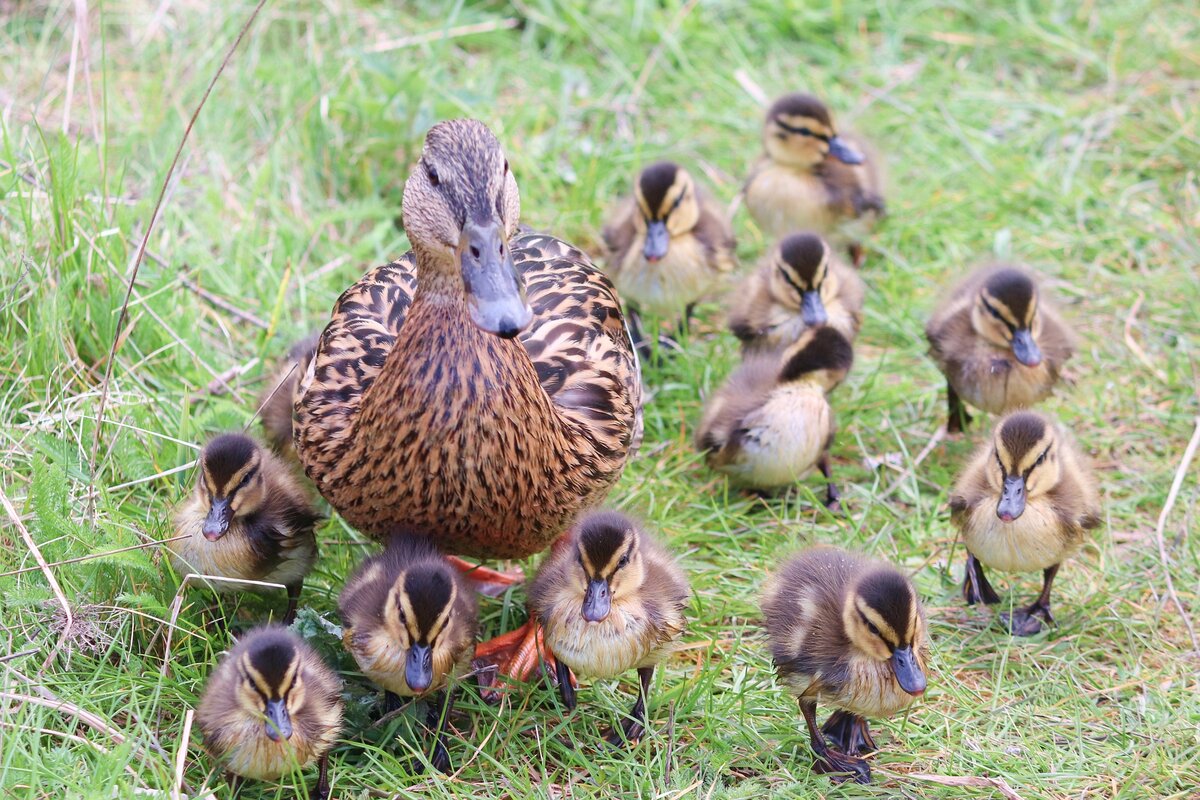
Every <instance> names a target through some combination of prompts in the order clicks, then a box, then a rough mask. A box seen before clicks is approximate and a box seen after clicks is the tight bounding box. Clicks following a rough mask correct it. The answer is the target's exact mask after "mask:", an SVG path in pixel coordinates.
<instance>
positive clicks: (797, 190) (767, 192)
mask: <svg viewBox="0 0 1200 800" xmlns="http://www.w3.org/2000/svg"><path fill="white" fill-rule="evenodd" d="M746 207H747V208H748V209H749V210H750V214H751V216H753V217H754V221H755V222H756V223H758V225H759V227H760V228H762V229H763V231H764V232H765V233H767V234H768V235H769V236H771V237H772V238H779V237H781V236H786V235H788V234H789V233H795V232H796V231H800V230H817V231H822V232H826V231H828V230H829V229H830V227H831V226H833V225H834V223H835V222H836V217H835V215H834V214H833V211H832V208H831V207H830V196H829V189H828V187H827V186H826V185H825V182H824V180H822V179H821V177H820V176H818V175H815V174H813V173H811V172H804V171H800V170H795V169H791V168H789V167H783V166H779V165H778V164H774V163H767V164H765V165H764V166H763V167H762V169H761V171H759V172H758V174H756V175H755V176H754V179H753V180H751V181H750V183H749V185H748V186H747V187H746Z"/></svg>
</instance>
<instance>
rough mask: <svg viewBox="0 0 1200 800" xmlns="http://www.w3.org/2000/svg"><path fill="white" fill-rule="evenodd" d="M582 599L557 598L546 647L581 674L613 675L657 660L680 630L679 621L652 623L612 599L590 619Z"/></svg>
mask: <svg viewBox="0 0 1200 800" xmlns="http://www.w3.org/2000/svg"><path fill="white" fill-rule="evenodd" d="M580 602H581V600H567V599H563V600H560V601H559V602H557V603H556V604H555V606H554V607H553V609H551V610H550V611H549V612H548V614H547V615H546V616H545V619H546V622H545V625H544V628H545V631H544V635H545V640H546V646H547V647H549V648H550V651H551V652H552V653H554V655H555V656H556V657H557V658H559V659H561V660H562V662H563V663H565V664H566V665H567V666H569V667H570V668H571V669H573V670H574V671H575V672H576V673H578V674H580V675H586V676H591V677H596V678H612V677H615V676H617V675H620V674H621V673H623V672H625V671H627V670H630V669H633V668H635V667H641V666H648V665H652V664H655V663H657V662H658V661H659V659H660V658H661V654H662V650H663V649H664V648H665V647H667V646H668V645H669V644H670V643H671V642H672V641H673V640H674V639H675V638H677V637H678V636H679V635H680V634H681V633H682V632H683V619H682V617H680V618H679V619H678V620H667V621H665V623H664V625H662V626H655V625H653V624H651V621H650V618H649V616H648V615H647V614H646V613H645V610H644V609H643V608H641V607H640V606H639V605H638V604H636V603H622V602H620V601H616V602H614V603H613V606H612V610H611V611H610V612H609V615H608V617H606V618H605V619H604V620H602V621H600V622H588V621H587V620H585V619H584V618H583V615H582V614H581V613H580Z"/></svg>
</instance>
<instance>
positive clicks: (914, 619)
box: [762, 547, 928, 783]
mask: <svg viewBox="0 0 1200 800" xmlns="http://www.w3.org/2000/svg"><path fill="white" fill-rule="evenodd" d="M762 611H763V617H764V619H765V621H766V628H767V635H768V637H769V638H770V644H771V656H772V658H773V660H774V662H775V669H776V671H777V673H778V675H779V678H780V680H781V681H783V683H784V684H785V685H786V686H787V688H788V689H789V690H790V691H792V692H793V693H794V694H795V695H796V696H797V697H798V698H799V700H800V711H801V712H803V714H804V721H805V723H806V724H807V725H808V734H809V738H810V740H811V742H812V749H813V752H814V754H815V755H816V763H815V765H814V769H815V770H816V771H817V772H832V773H848V774H849V776H850V777H852V778H854V780H856V781H857V782H858V783H870V782H871V769H870V767H869V766H867V762H866V761H864V760H863V759H862V758H860V757H859V756H861V755H864V754H866V753H872V752H874V751H875V750H876V749H878V748H877V747H876V746H875V741H874V740H873V739H872V738H871V731H870V729H869V728H868V723H867V718H868V717H890V716H892V715H894V714H897V713H899V712H901V711H903V710H904V709H906V708H908V706H909V705H911V704H912V702H913V700H914V698H916V697H919V696H921V695H922V694H923V693H924V692H925V683H926V681H925V662H926V657H927V649H928V643H927V634H926V629H925V610H924V608H922V606H921V599H920V598H919V597H918V596H917V592H916V590H915V589H914V588H913V585H912V583H911V582H910V581H909V580H908V578H906V577H904V575H902V574H901V573H900V572H898V571H897V570H896V569H895V568H893V567H891V566H889V565H887V564H883V563H881V562H876V561H867V560H865V559H862V558H859V557H857V556H854V555H851V554H850V553H847V552H846V551H845V550H841V549H839V548H836V547H814V548H812V549H810V550H806V551H805V552H803V553H801V554H800V555H798V556H796V557H795V558H793V559H791V560H790V561H788V562H787V563H786V564H784V566H783V568H782V569H781V570H780V571H779V573H778V574H777V575H776V576H775V578H774V579H773V580H772V582H771V583H770V584H769V585H768V588H767V591H766V594H765V596H764V598H763V603H762ZM818 701H823V702H826V703H830V704H832V705H834V706H837V707H838V708H839V709H841V710H840V711H837V712H835V713H834V714H833V715H832V716H831V717H830V718H829V719H828V720H827V721H826V722H825V725H824V727H821V728H819V727H817V702H818Z"/></svg>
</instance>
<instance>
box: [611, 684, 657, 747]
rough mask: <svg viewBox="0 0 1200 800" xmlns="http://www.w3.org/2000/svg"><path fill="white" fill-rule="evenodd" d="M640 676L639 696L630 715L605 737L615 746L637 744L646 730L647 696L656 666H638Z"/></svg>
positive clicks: (630, 710)
mask: <svg viewBox="0 0 1200 800" xmlns="http://www.w3.org/2000/svg"><path fill="white" fill-rule="evenodd" d="M638 678H639V680H640V683H641V685H640V687H639V688H638V698H637V701H636V702H634V704H633V708H631V709H629V716H627V717H626V718H625V721H624V722H622V723H621V725H620V727H615V728H613V729H612V730H611V731H609V732H608V735H607V736H605V737H604V740H605V741H606V742H608V743H609V744H611V745H612V746H613V747H620V746H621V745H623V744H624V743H625V742H628V743H629V744H637V743H638V742H640V741H641V740H642V734H643V733H645V732H646V697H647V696H648V695H649V694H650V681H651V680H652V679H653V678H654V667H638Z"/></svg>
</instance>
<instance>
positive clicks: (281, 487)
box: [167, 433, 321, 625]
mask: <svg viewBox="0 0 1200 800" xmlns="http://www.w3.org/2000/svg"><path fill="white" fill-rule="evenodd" d="M320 519H321V516H320V514H318V513H317V511H316V509H315V508H313V505H312V502H311V501H310V500H309V498H308V494H307V493H306V492H305V491H304V489H303V488H301V486H300V485H299V482H298V479H297V477H296V476H295V475H294V474H293V473H292V471H291V470H289V469H288V468H287V467H286V466H284V464H283V462H281V461H280V460H279V458H278V457H276V456H275V455H274V454H272V453H271V452H270V451H268V450H267V449H266V448H264V447H263V446H262V445H261V444H259V443H258V442H256V441H255V440H254V439H252V438H250V437H249V436H244V435H242V434H240V433H225V434H221V435H220V436H217V437H216V438H214V439H213V440H212V441H210V442H209V443H208V444H207V445H205V446H204V449H203V450H201V451H200V470H199V476H198V479H197V481H196V488H195V491H193V492H192V495H191V497H189V498H188V499H187V500H186V501H184V503H183V504H182V505H181V506H180V507H179V509H178V510H177V511H176V513H175V530H176V534H177V535H179V536H184V537H186V538H183V539H175V540H173V541H170V542H168V543H167V549H168V551H169V552H170V555H171V563H172V565H173V566H174V567H175V571H176V572H178V573H179V574H180V575H181V576H187V575H200V576H212V577H217V578H233V579H237V580H249V581H264V582H267V583H281V584H283V585H284V586H285V587H287V595H288V606H287V612H286V613H285V614H284V617H283V621H284V624H285V625H290V624H291V622H292V620H293V619H294V618H295V616H296V605H297V603H298V602H299V600H300V589H301V587H302V586H303V585H304V578H305V576H306V575H308V573H309V572H311V571H312V568H313V564H314V563H316V560H317V540H316V537H315V536H314V535H313V528H315V527H316V524H317V522H319V521H320ZM208 585H209V586H210V588H211V589H212V590H214V591H216V592H234V591H245V590H246V586H245V585H244V584H237V583H226V582H224V581H211V582H209V583H208Z"/></svg>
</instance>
